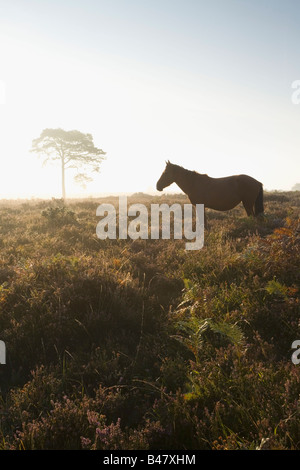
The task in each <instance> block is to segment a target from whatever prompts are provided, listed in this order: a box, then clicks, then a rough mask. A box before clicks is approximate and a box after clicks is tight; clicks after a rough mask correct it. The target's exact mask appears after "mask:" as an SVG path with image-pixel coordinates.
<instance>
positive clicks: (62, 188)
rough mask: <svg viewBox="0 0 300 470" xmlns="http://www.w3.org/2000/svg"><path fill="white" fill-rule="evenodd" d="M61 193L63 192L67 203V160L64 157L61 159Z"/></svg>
mask: <svg viewBox="0 0 300 470" xmlns="http://www.w3.org/2000/svg"><path fill="white" fill-rule="evenodd" d="M61 192H62V198H63V200H64V201H65V199H66V188H65V159H64V157H62V159H61Z"/></svg>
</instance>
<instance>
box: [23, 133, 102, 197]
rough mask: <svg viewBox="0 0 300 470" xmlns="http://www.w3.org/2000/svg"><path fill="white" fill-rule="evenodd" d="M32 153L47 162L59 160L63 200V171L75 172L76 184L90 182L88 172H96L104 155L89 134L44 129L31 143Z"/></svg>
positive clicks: (64, 193)
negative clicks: (71, 169)
mask: <svg viewBox="0 0 300 470" xmlns="http://www.w3.org/2000/svg"><path fill="white" fill-rule="evenodd" d="M31 151H32V152H35V153H37V154H38V155H43V156H45V160H44V161H45V162H47V161H48V160H60V163H61V174H62V197H63V199H65V197H66V192H65V170H67V169H69V168H73V169H75V170H77V174H76V175H75V180H76V181H77V182H81V183H82V182H86V181H90V180H91V179H92V178H90V177H88V175H87V173H88V172H89V171H94V172H98V171H99V170H100V164H101V162H102V161H103V160H104V158H105V155H106V153H105V152H104V151H103V150H102V149H99V148H97V147H95V145H94V142H93V137H92V135H91V134H84V133H82V132H80V131H77V130H72V131H65V130H63V129H60V128H59V129H44V130H43V131H42V133H41V135H40V136H39V137H38V138H37V139H34V140H33V141H32V148H31Z"/></svg>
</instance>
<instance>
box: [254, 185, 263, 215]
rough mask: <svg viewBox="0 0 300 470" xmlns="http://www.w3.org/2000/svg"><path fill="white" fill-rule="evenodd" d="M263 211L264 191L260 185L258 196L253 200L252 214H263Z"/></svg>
mask: <svg viewBox="0 0 300 470" xmlns="http://www.w3.org/2000/svg"><path fill="white" fill-rule="evenodd" d="M263 212H264V191H263V185H261V186H260V190H259V193H258V196H257V198H256V201H255V206H254V215H255V216H256V217H257V216H258V215H260V214H263Z"/></svg>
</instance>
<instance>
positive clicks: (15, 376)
mask: <svg viewBox="0 0 300 470" xmlns="http://www.w3.org/2000/svg"><path fill="white" fill-rule="evenodd" d="M101 202H109V203H113V204H115V205H116V206H117V203H118V199H117V198H113V197H111V198H105V199H87V200H84V199H82V200H70V201H67V202H66V203H65V204H64V203H63V202H62V201H61V200H52V201H26V202H25V201H1V203H0V248H1V251H0V339H1V340H3V341H4V342H5V344H6V348H7V364H6V365H0V384H1V389H0V398H1V400H0V437H1V439H0V448H1V449H3V450H8V449H10V450H19V449H20V450H22V449H87V450H93V449H109V450H110V449H111V450H113V449H208V450H210V449H217V450H218V449H220V450H223V449H234V450H237V449H257V448H269V449H294V450H296V449H297V450H299V449H300V425H299V392H300V384H299V381H300V364H299V365H297V364H294V363H293V362H292V360H291V356H292V353H293V350H292V349H291V345H292V343H293V341H294V340H297V339H299V340H300V323H299V320H300V317H299V313H300V309H299V283H300V282H299V281H300V269H299V268H300V225H299V207H300V194H299V192H298V191H295V192H286V193H281V192H280V193H278V192H272V193H266V195H265V217H264V218H259V219H253V218H252V217H251V218H247V217H245V215H244V211H243V208H242V207H238V208H236V209H234V210H232V211H230V212H228V213H219V212H214V211H209V212H208V221H209V227H208V229H207V230H206V231H205V243H204V247H203V249H201V250H199V251H186V250H185V241H184V240H140V239H138V240H130V239H128V240H99V239H98V238H97V236H96V225H97V222H98V220H99V219H98V218H97V217H96V208H97V206H98V205H99V204H100V203H101ZM136 202H139V203H143V204H146V205H147V206H148V207H149V206H150V204H151V203H152V202H155V203H158V202H167V203H170V204H171V203H173V202H179V203H181V204H183V203H186V202H188V201H187V200H186V199H185V197H184V196H179V195H170V196H162V197H159V198H158V197H154V196H153V197H152V196H149V195H143V194H137V195H134V196H132V197H131V198H129V199H128V203H129V204H132V203H136Z"/></svg>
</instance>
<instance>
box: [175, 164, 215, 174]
mask: <svg viewBox="0 0 300 470" xmlns="http://www.w3.org/2000/svg"><path fill="white" fill-rule="evenodd" d="M169 165H172V166H173V167H175V168H176V169H178V170H180V171H184V172H185V173H186V174H189V175H191V176H197V175H198V176H208V175H207V174H206V173H198V171H195V170H187V169H186V168H183V166H180V165H176V164H175V163H169Z"/></svg>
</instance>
